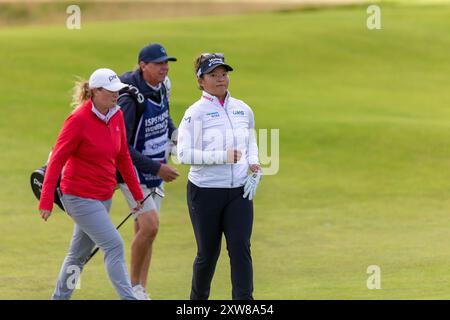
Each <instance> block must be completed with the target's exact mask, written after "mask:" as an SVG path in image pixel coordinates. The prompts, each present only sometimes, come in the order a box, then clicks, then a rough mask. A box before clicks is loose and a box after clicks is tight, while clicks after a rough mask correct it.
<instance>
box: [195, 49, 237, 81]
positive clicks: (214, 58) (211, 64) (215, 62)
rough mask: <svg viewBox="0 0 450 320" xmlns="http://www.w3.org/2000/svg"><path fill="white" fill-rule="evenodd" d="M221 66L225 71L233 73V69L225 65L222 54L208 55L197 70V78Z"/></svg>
mask: <svg viewBox="0 0 450 320" xmlns="http://www.w3.org/2000/svg"><path fill="white" fill-rule="evenodd" d="M220 66H223V67H225V69H226V70H227V71H233V68H232V67H231V66H230V65H228V64H226V63H225V57H224V55H223V54H218V53H215V54H210V56H208V57H207V59H205V61H203V62H202V63H200V66H199V68H198V70H197V77H200V76H202V75H204V74H206V73H210V72H211V71H213V70H214V69H215V68H217V67H220Z"/></svg>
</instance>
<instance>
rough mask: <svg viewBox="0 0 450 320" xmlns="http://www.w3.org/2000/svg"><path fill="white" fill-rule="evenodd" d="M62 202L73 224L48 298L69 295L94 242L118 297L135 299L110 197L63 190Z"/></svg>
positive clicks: (56, 298)
mask: <svg viewBox="0 0 450 320" xmlns="http://www.w3.org/2000/svg"><path fill="white" fill-rule="evenodd" d="M62 202H63V204H64V207H65V209H66V212H67V213H68V214H69V216H70V217H71V218H72V219H73V221H74V222H75V228H74V232H73V237H72V242H71V244H70V248H69V252H68V253H67V256H66V258H65V259H64V262H63V264H62V267H61V271H60V273H59V278H58V281H57V283H56V288H55V292H54V293H53V295H52V299H53V300H66V299H70V297H71V296H72V293H73V290H74V289H75V288H76V283H77V280H78V276H79V275H80V274H81V271H82V270H83V267H84V262H85V261H86V258H87V257H88V256H89V255H90V253H91V251H92V249H93V248H94V246H95V245H97V246H99V247H100V249H101V250H102V251H103V252H104V254H105V257H104V261H105V265H106V270H107V272H108V275H109V279H110V280H111V282H112V284H113V286H114V288H115V289H116V291H117V293H118V294H119V297H120V299H123V300H135V299H136V297H135V295H134V293H133V289H132V288H131V282H130V277H129V275H128V271H127V267H126V264H125V256H124V249H123V240H122V238H121V237H120V234H119V232H118V231H117V230H116V228H115V227H114V225H113V224H112V222H111V219H110V218H109V210H110V208H111V199H110V200H107V201H99V200H94V199H87V198H81V197H77V196H73V195H69V194H64V195H63V196H62Z"/></svg>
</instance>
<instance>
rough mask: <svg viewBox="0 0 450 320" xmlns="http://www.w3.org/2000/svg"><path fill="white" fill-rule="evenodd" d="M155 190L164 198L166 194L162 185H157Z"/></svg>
mask: <svg viewBox="0 0 450 320" xmlns="http://www.w3.org/2000/svg"><path fill="white" fill-rule="evenodd" d="M154 192H155V193H156V194H157V195H158V196H160V197H161V198H164V196H165V195H164V191H163V190H162V189H161V188H160V187H156V188H155V191H154Z"/></svg>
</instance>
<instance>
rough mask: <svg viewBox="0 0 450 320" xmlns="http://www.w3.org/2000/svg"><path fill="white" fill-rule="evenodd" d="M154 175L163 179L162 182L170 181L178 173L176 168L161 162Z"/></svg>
mask: <svg viewBox="0 0 450 320" xmlns="http://www.w3.org/2000/svg"><path fill="white" fill-rule="evenodd" d="M156 175H157V176H158V177H160V178H161V179H163V180H164V182H171V181H173V180H175V179H176V178H177V177H178V176H179V173H178V171H177V170H176V169H174V168H172V167H171V166H169V165H167V164H164V163H163V164H161V168H159V171H158V173H157V174H156Z"/></svg>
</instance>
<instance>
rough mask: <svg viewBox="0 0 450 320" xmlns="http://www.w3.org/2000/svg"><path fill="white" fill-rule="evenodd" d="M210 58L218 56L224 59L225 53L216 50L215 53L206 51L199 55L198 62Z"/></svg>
mask: <svg viewBox="0 0 450 320" xmlns="http://www.w3.org/2000/svg"><path fill="white" fill-rule="evenodd" d="M211 58H220V59H224V60H225V55H224V54H223V53H219V52H216V53H208V52H207V53H202V54H201V55H200V63H202V62H205V61H206V60H208V59H211Z"/></svg>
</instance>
